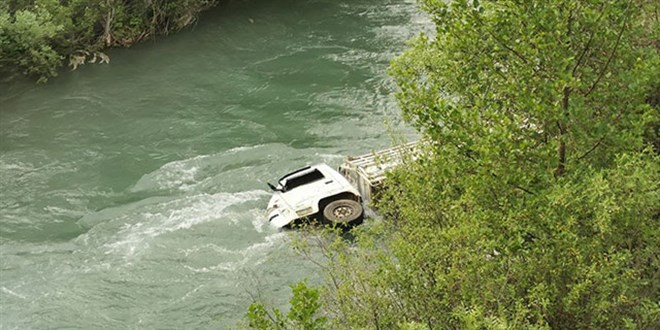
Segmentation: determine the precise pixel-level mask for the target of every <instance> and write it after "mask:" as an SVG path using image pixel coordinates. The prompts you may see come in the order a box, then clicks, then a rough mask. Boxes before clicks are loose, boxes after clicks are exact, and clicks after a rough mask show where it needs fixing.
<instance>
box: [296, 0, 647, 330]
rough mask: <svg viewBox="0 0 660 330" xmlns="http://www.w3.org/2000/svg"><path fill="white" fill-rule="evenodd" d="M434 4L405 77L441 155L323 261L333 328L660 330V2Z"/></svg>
mask: <svg viewBox="0 0 660 330" xmlns="http://www.w3.org/2000/svg"><path fill="white" fill-rule="evenodd" d="M422 4H423V8H424V9H425V10H426V11H428V12H429V13H430V15H431V17H432V19H433V21H434V22H435V25H436V27H437V29H436V35H435V37H429V36H424V35H422V36H420V37H419V38H417V39H415V40H413V41H412V42H411V48H410V49H409V50H408V51H407V52H406V53H405V54H404V55H403V56H401V57H400V58H398V59H397V60H396V61H395V62H394V63H393V65H392V68H391V73H392V75H393V77H394V78H395V79H396V81H397V83H398V85H399V87H400V89H401V90H400V92H399V93H398V95H397V98H398V101H399V104H400V106H401V110H402V112H403V114H404V117H405V118H406V119H407V120H408V121H409V122H410V123H412V124H413V125H414V126H415V127H416V128H418V129H419V131H420V132H421V133H423V134H424V136H425V138H426V139H428V140H429V141H431V143H430V144H429V145H428V146H426V147H424V150H423V152H422V153H421V154H420V156H419V157H418V158H417V159H416V160H415V161H411V162H409V163H408V164H406V165H405V166H402V167H400V168H399V169H397V170H396V171H394V172H393V173H392V174H391V175H390V177H389V178H388V180H389V181H388V183H387V184H386V186H387V187H388V189H386V190H385V192H384V194H383V195H382V196H381V199H380V202H379V205H378V206H379V209H380V210H381V212H382V213H383V215H384V218H385V220H384V222H382V223H377V224H375V225H373V226H365V227H362V228H358V229H356V230H354V232H353V235H354V239H352V240H345V239H342V238H340V237H339V236H336V235H334V236H333V235H332V234H331V235H329V236H327V235H322V236H320V237H321V238H320V239H315V240H314V242H316V244H312V245H310V246H309V247H308V248H310V249H312V250H314V249H316V250H320V251H322V252H323V253H322V254H323V255H324V256H325V258H324V260H325V263H324V262H317V263H318V264H319V265H321V266H322V268H323V269H324V270H325V272H326V274H327V275H328V281H327V284H326V286H325V288H324V290H323V291H322V293H323V294H322V297H321V298H322V302H323V308H324V311H325V313H326V314H327V315H328V316H329V317H330V320H329V321H330V325H331V327H334V328H364V329H390V328H428V329H436V328H461V329H463V328H465V329H505V328H506V329H510V328H513V329H529V328H533V329H548V328H554V329H567V328H571V329H572V328H594V329H657V328H659V327H660V304H659V303H658V301H660V287H659V283H660V282H659V281H658V276H659V275H660V274H659V273H658V269H660V264H659V262H658V246H660V241H659V238H660V230H659V229H658V228H660V227H659V226H658V220H660V205H659V204H658V201H660V186H659V182H660V156H658V154H657V150H654V149H653V144H655V145H656V146H657V141H655V138H654V136H655V137H657V131H654V129H657V127H658V122H660V119H659V115H658V110H660V109H659V108H658V103H657V102H655V101H653V100H655V99H656V96H657V93H658V92H657V86H658V83H659V82H658V77H660V56H659V54H658V51H659V49H658V47H657V44H656V41H657V39H656V40H653V39H652V38H649V36H653V35H656V36H657V31H658V19H657V18H654V15H656V16H657V14H654V10H655V12H657V2H651V1H642V0H630V1H615V0H543V1H517V0H499V1H494V0H493V1H484V0H482V1H477V0H472V1H467V0H454V1H451V2H449V3H446V2H445V1H441V0H425V1H422ZM308 255H311V253H308Z"/></svg>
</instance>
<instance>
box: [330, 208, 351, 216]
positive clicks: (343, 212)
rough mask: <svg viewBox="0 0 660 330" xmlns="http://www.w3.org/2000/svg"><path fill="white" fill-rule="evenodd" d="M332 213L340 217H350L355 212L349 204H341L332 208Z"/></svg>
mask: <svg viewBox="0 0 660 330" xmlns="http://www.w3.org/2000/svg"><path fill="white" fill-rule="evenodd" d="M332 214H334V215H335V216H336V217H337V218H339V219H344V218H347V217H350V216H351V214H353V208H351V207H348V206H340V207H337V208H335V209H334V210H332Z"/></svg>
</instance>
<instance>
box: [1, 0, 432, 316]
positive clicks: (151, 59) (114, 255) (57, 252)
mask: <svg viewBox="0 0 660 330" xmlns="http://www.w3.org/2000/svg"><path fill="white" fill-rule="evenodd" d="M426 28H428V21H427V18H426V17H425V16H424V15H423V14H422V13H420V12H419V10H418V9H417V6H416V3H415V1H414V0H380V1H377V0H352V1H341V0H339V1H336V0H306V1H304V0H300V1H292V0H289V1H285V0H276V1H256V0H252V1H245V0H244V1H230V2H225V3H224V4H222V5H220V6H219V7H217V8H214V9H213V10H211V11H209V12H207V13H205V14H204V15H203V16H202V18H201V20H200V22H199V23H198V24H197V25H196V26H195V27H194V28H192V29H190V30H188V31H184V32H182V33H179V34H176V35H174V36H171V37H167V38H161V39H159V40H157V41H156V42H147V43H145V44H141V45H137V46H136V47H133V48H130V49H116V50H111V51H109V55H110V57H111V62H110V64H107V65H106V64H104V65H93V64H90V65H85V66H83V67H81V68H79V69H78V70H76V71H68V70H64V71H63V72H62V73H61V74H60V76H59V77H57V78H55V79H52V80H51V81H49V82H48V83H47V84H43V85H35V84H34V83H33V82H29V81H16V80H12V81H10V82H8V81H5V82H2V83H0V329H100V328H108V329H126V328H132V329H143V328H146V329H154V328H156V329H175V328H179V329H181V328H183V329H198V328H214V329H215V328H225V327H226V326H231V325H233V324H235V322H236V321H237V320H239V319H241V317H242V315H243V314H244V313H245V311H246V309H247V306H248V305H249V304H250V302H251V300H250V295H251V294H260V295H261V296H262V297H263V298H264V299H266V300H267V301H269V302H270V303H272V304H273V305H274V306H286V301H287V300H288V298H289V295H290V289H289V288H288V285H289V284H291V283H294V282H296V281H298V280H300V279H303V278H309V279H310V280H312V281H313V280H314V279H318V277H319V274H318V270H317V269H316V268H314V267H313V266H311V264H310V263H308V262H306V261H305V260H304V258H302V257H301V256H299V255H297V254H296V253H295V252H294V251H292V249H291V247H290V243H289V242H290V237H289V235H295V233H291V232H288V233H287V232H279V231H277V230H276V229H274V228H271V227H270V226H269V225H268V223H267V220H266V219H265V215H264V209H265V206H266V203H267V201H268V198H269V191H268V189H267V188H266V182H267V181H269V180H271V181H273V180H274V179H275V178H277V177H279V176H280V175H281V174H284V173H285V172H288V171H290V170H292V169H295V168H297V167H300V166H303V165H306V164H312V163H317V162H326V163H329V164H331V165H333V166H336V165H338V164H339V163H341V161H342V159H343V157H344V156H345V155H347V154H360V153H363V152H368V151H372V150H375V149H379V148H382V147H386V146H389V145H390V143H391V142H390V141H391V138H390V131H391V130H396V131H403V132H404V135H406V134H410V129H406V128H405V127H404V125H402V123H401V121H400V119H399V114H398V110H397V107H396V104H395V101H394V99H393V97H392V95H391V94H392V92H393V91H394V90H395V87H394V85H393V83H392V81H391V79H389V78H388V77H387V74H386V70H387V66H388V63H389V61H390V60H391V59H392V58H393V57H394V56H396V55H398V54H400V53H401V51H402V50H403V49H404V47H405V41H406V40H407V39H409V38H410V37H412V36H414V35H415V34H416V33H418V32H419V31H421V30H423V29H426ZM5 80H6V79H5ZM406 132H408V133H406Z"/></svg>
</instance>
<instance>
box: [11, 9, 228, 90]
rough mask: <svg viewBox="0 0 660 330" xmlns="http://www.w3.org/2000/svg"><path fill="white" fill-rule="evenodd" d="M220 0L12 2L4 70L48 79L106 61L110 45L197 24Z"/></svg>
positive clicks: (132, 42)
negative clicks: (60, 71) (66, 68)
mask: <svg viewBox="0 0 660 330" xmlns="http://www.w3.org/2000/svg"><path fill="white" fill-rule="evenodd" d="M218 2H219V1H218V0H190V1H185V2H167V1H147V0H140V1H130V2H125V1H117V0H104V1H92V0H74V1H67V2H65V3H63V2H60V1H54V2H43V1H14V2H3V3H1V4H0V73H2V74H3V76H13V75H15V74H16V73H19V74H22V75H26V76H29V77H32V78H34V79H37V80H38V81H41V82H43V81H46V80H47V79H48V78H51V77H54V76H56V75H57V71H58V69H59V68H61V67H62V66H70V67H71V68H72V69H75V68H77V67H78V66H80V65H82V64H86V63H107V62H109V61H110V59H109V57H108V56H107V55H106V54H105V53H104V52H103V50H104V49H107V48H112V47H129V46H131V45H133V44H135V43H138V42H141V41H144V40H150V39H153V38H155V37H157V36H162V35H168V34H170V33H173V32H176V31H180V30H182V29H184V28H186V27H189V26H190V25H192V24H194V23H195V22H196V21H197V19H198V17H199V14H200V13H201V12H202V11H205V10H207V9H209V8H212V7H214V6H215V5H217V4H218Z"/></svg>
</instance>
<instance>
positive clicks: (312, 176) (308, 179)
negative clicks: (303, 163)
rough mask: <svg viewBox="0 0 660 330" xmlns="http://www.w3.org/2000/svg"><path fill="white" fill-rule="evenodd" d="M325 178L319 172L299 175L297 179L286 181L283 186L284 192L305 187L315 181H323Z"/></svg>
mask: <svg viewBox="0 0 660 330" xmlns="http://www.w3.org/2000/svg"><path fill="white" fill-rule="evenodd" d="M324 178H325V177H324V176H323V174H322V173H321V172H319V170H314V171H311V172H309V173H307V174H304V175H301V176H299V177H294V178H291V179H288V180H286V185H284V189H283V190H284V191H290V190H291V189H294V188H296V187H300V186H302V185H306V184H309V183H312V182H315V181H319V180H323V179H324Z"/></svg>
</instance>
